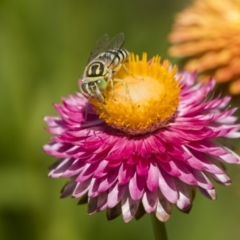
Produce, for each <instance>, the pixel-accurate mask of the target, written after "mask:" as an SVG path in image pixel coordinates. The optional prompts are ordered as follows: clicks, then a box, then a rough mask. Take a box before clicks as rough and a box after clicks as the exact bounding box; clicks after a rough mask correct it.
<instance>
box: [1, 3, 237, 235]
mask: <svg viewBox="0 0 240 240" xmlns="http://www.w3.org/2000/svg"><path fill="white" fill-rule="evenodd" d="M189 2H190V1H186V0H185V1H183V0H182V1H179V0H158V1H157V0H148V1H146V0H145V1H144V0H132V1H121V0H115V1H111V0H101V1H93V0H88V1H83V0H68V1H67V0H65V1H64V0H41V1H40V0H0V96H1V101H0V114H1V124H0V134H1V137H0V141H1V145H0V146H1V151H0V153H1V160H0V164H1V166H0V182H1V186H2V187H1V189H2V190H1V193H0V239H1V240H12V239H14V240H17V239H24V240H35V239H36V240H55V239H57V240H66V239H68V240H82V239H83V240H90V239H91V240H92V239H94V240H100V239H106V240H107V239H115V240H118V239H119V240H120V239H124V240H132V239H144V240H146V239H153V233H152V227H151V222H150V217H149V216H144V218H143V219H141V220H139V221H135V220H133V221H131V222H130V223H128V224H125V223H123V220H122V219H121V217H119V218H118V219H116V220H114V221H112V222H108V221H107V220H106V217H105V213H97V214H94V215H93V216H88V215H87V213H86V211H87V209H86V206H77V200H73V199H71V198H68V199H65V200H60V198H59V191H60V189H61V187H62V185H63V184H64V183H65V181H66V180H64V179H57V180H52V179H49V178H48V177H47V173H48V170H47V168H48V166H49V165H50V164H51V163H53V162H54V160H55V159H53V158H51V157H49V156H47V155H46V154H45V153H43V151H42V149H41V147H42V145H43V144H44V143H46V142H47V141H48V139H49V137H50V135H49V134H48V133H47V132H46V131H45V130H44V127H45V124H44V122H43V120H42V118H43V116H45V115H56V113H55V111H54V110H53V107H52V103H54V102H60V99H61V96H67V95H69V94H71V93H75V92H76V91H78V85H77V79H78V78H79V77H80V76H81V74H82V73H83V69H84V67H85V64H86V61H87V59H88V57H89V54H90V51H91V49H92V48H93V46H94V43H95V42H96V40H97V39H98V38H99V37H100V36H102V35H103V34H104V33H108V34H109V35H110V36H111V37H112V36H114V35H116V34H117V33H118V32H124V33H125V36H126V43H125V47H126V48H127V49H128V50H130V51H134V52H136V53H139V54H140V53H142V52H143V51H147V52H148V54H149V56H152V55H154V54H160V55H162V56H163V57H166V56H167V46H168V43H167V41H166V38H167V34H168V32H169V31H170V29H171V24H172V22H173V17H174V15H175V14H176V13H177V12H178V11H179V10H181V9H182V8H183V7H184V6H186V5H187V4H188V3H189ZM235 145H236V146H237V145H238V144H237V142H236V144H235ZM237 150H238V149H237ZM238 152H239V150H238ZM228 172H229V174H230V175H231V177H232V179H233V185H232V186H231V187H228V188H226V187H222V186H218V185H216V188H217V192H218V197H219V199H218V200H217V201H214V202H213V201H210V200H208V199H206V198H204V197H203V196H201V195H200V194H197V197H196V200H195V201H194V207H193V209H192V211H191V213H190V214H189V215H185V214H183V213H180V212H179V211H178V210H176V209H174V210H173V213H172V216H171V218H170V220H169V221H168V222H167V224H166V225H167V231H168V235H169V238H170V239H171V240H173V239H177V240H186V239H191V240H192V239H194V240H202V239H211V240H215V239H217V240H225V239H231V240H237V239H240V226H239V223H240V168H239V167H238V166H237V167H236V166H228Z"/></svg>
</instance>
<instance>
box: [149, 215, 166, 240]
mask: <svg viewBox="0 0 240 240" xmlns="http://www.w3.org/2000/svg"><path fill="white" fill-rule="evenodd" d="M151 219H152V226H153V232H154V236H155V240H167V239H168V237H167V231H166V228H165V224H164V223H163V222H161V221H159V220H158V219H157V218H156V216H155V215H154V214H151Z"/></svg>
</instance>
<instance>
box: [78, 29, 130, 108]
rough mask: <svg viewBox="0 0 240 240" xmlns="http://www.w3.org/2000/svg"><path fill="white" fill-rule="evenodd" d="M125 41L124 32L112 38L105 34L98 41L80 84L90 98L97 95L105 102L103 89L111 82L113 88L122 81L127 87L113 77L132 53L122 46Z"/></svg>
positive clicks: (83, 91) (100, 100)
mask: <svg viewBox="0 0 240 240" xmlns="http://www.w3.org/2000/svg"><path fill="white" fill-rule="evenodd" d="M124 41H125V37H124V33H119V34H117V35H116V36H115V37H114V38H113V39H112V40H110V39H109V36H108V35H107V34H105V35H103V36H102V37H101V38H100V39H99V40H98V41H97V43H96V45H95V47H94V48H93V50H92V52H91V54H90V57H89V59H88V62H87V65H86V67H85V70H84V73H83V78H82V85H81V86H80V90H81V92H82V93H83V94H84V95H87V96H88V98H90V97H95V98H96V99H98V101H99V102H100V103H101V104H103V103H104V95H103V91H104V90H105V89H106V88H107V87H108V84H109V83H110V84H111V87H112V88H113V84H114V82H122V83H123V84H124V86H125V88H126V89H127V86H126V83H125V82H124V81H123V80H121V79H117V78H113V74H114V73H115V72H117V71H118V70H120V68H121V67H122V66H123V62H124V61H126V60H127V58H128V56H129V54H130V53H129V52H128V51H127V50H126V49H124V48H122V47H123V44H124ZM124 67H125V66H124Z"/></svg>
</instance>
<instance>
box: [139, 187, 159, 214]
mask: <svg viewBox="0 0 240 240" xmlns="http://www.w3.org/2000/svg"><path fill="white" fill-rule="evenodd" d="M157 201H158V195H157V191H155V192H148V191H146V192H145V193H144V195H143V199H142V203H143V207H144V209H145V211H146V212H147V213H151V212H154V211H155V209H156V206H157Z"/></svg>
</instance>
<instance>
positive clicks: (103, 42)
mask: <svg viewBox="0 0 240 240" xmlns="http://www.w3.org/2000/svg"><path fill="white" fill-rule="evenodd" d="M109 44H110V40H109V36H108V34H104V35H103V36H102V37H101V38H100V39H99V40H98V41H97V42H96V44H95V46H94V48H93V50H92V52H91V54H90V56H89V59H88V61H87V64H88V63H89V62H90V61H91V60H92V59H94V58H95V57H97V55H99V54H100V53H101V52H103V51H104V50H106V49H107V48H108V46H109Z"/></svg>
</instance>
